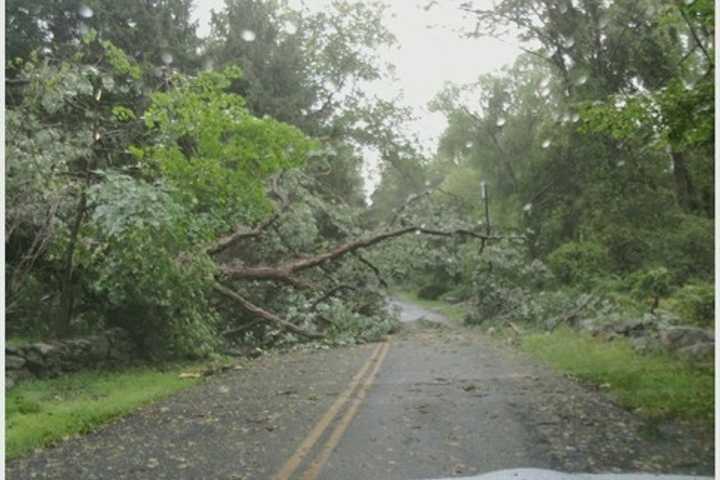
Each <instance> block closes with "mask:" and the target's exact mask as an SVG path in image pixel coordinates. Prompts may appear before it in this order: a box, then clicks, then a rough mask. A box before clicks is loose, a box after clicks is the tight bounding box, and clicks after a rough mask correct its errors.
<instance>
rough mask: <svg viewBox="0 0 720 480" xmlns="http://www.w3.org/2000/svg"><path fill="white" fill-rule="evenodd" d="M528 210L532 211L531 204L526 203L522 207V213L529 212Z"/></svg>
mask: <svg viewBox="0 0 720 480" xmlns="http://www.w3.org/2000/svg"><path fill="white" fill-rule="evenodd" d="M530 210H532V203H526V204H525V206H524V207H523V211H525V212H529V211H530Z"/></svg>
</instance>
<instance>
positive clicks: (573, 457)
mask: <svg viewBox="0 0 720 480" xmlns="http://www.w3.org/2000/svg"><path fill="white" fill-rule="evenodd" d="M391 303H392V304H394V305H397V306H398V307H400V308H401V309H402V319H403V321H404V322H406V323H407V324H408V328H406V329H405V331H404V333H403V332H401V333H400V334H398V335H395V336H394V337H393V338H392V339H391V340H390V348H389V349H388V351H387V355H386V356H385V357H384V358H383V360H382V362H381V363H379V364H378V368H377V376H376V377H374V378H371V379H370V380H367V377H366V381H365V383H363V382H361V384H362V385H364V388H365V394H366V397H364V398H362V399H360V398H359V397H358V396H359V394H358V393H357V391H355V393H354V394H353V395H354V396H355V397H356V398H354V400H357V402H356V403H357V406H358V407H359V408H358V410H357V415H355V416H354V418H352V420H351V423H349V426H348V429H347V430H346V431H345V432H344V434H343V435H342V436H341V437H340V438H339V442H338V443H337V445H336V446H335V447H334V449H332V450H331V453H330V455H329V457H328V460H327V463H325V464H323V465H322V468H320V469H319V476H318V477H317V478H318V479H321V480H334V479H337V480H354V479H358V480H359V479H374V480H381V479H382V480H395V479H398V480H400V479H406V480H411V479H430V478H444V477H464V476H473V475H478V474H486V473H489V472H494V471H498V470H503V469H518V468H535V469H538V468H539V469H554V470H563V471H570V472H628V471H647V472H663V473H667V472H677V473H704V474H711V473H712V468H713V467H712V462H713V457H712V453H711V451H710V450H708V451H707V452H705V451H703V450H702V448H703V445H704V444H700V443H698V444H694V443H692V442H690V441H688V440H687V439H688V438H694V437H692V436H689V437H688V435H685V437H678V438H675V437H672V436H668V437H667V438H664V439H663V441H662V442H657V441H654V442H647V441H643V440H641V439H639V438H638V437H637V435H636V431H639V429H641V428H642V423H641V421H640V420H638V419H637V418H635V417H633V416H632V415H631V414H629V413H627V412H625V411H624V410H622V409H619V408H617V407H616V406H615V405H614V404H613V403H612V401H610V400H608V399H606V398H604V397H601V396H599V395H598V394H595V393H589V392H587V391H585V390H584V389H583V388H581V387H580V386H578V385H577V384H575V383H574V382H571V381H569V380H566V379H564V378H562V377H559V376H558V375H557V374H555V373H554V372H551V371H550V370H548V369H546V368H541V367H538V366H537V365H535V363H534V362H532V361H530V360H529V359H527V358H525V357H523V356H518V355H515V354H514V353H512V352H510V351H508V350H507V349H504V348H499V347H498V345H497V344H496V342H495V341H493V340H491V339H488V338H487V337H485V336H483V335H482V334H479V332H477V331H470V330H465V329H461V328H457V327H454V326H452V325H451V324H450V323H449V322H448V321H447V319H445V318H444V317H442V315H439V314H437V313H434V312H429V311H427V310H424V309H422V308H420V307H418V306H416V305H413V304H409V303H407V302H401V301H398V300H393V301H392V302H391ZM418 318H425V319H427V320H431V321H433V322H436V323H440V324H441V326H442V328H432V329H429V330H428V329H426V330H423V329H415V328H412V325H413V321H414V320H417V319H418ZM376 350H379V348H376V346H375V345H363V346H358V347H350V348H345V349H334V350H322V349H321V350H315V351H314V350H308V349H305V350H298V351H293V352H290V353H285V354H273V355H268V356H267V357H262V358H260V359H258V360H256V361H253V362H246V363H245V364H243V365H241V366H240V367H239V368H238V369H235V370H233V371H231V372H228V373H225V374H222V375H218V376H216V377H212V378H210V379H209V380H208V381H207V382H206V383H203V384H201V385H198V386H196V387H193V388H191V389H188V390H186V391H184V392H181V393H180V394H178V395H176V396H174V397H172V398H170V399H168V400H165V401H163V402H159V403H156V404H154V405H152V406H150V407H147V408H145V409H142V410H141V411H139V412H138V413H136V414H134V415H131V416H128V417H126V418H124V419H121V420H119V421H117V422H115V423H113V424H111V425H109V426H107V427H105V428H103V429H102V430H100V431H98V432H95V433H93V434H91V435H88V436H85V437H81V438H74V439H70V440H68V441H65V442H62V443H61V444H60V445H58V446H57V447H55V448H50V449H47V450H44V451H38V452H36V453H35V454H33V455H30V456H28V457H25V458H23V459H19V460H14V461H11V462H9V464H8V467H7V469H6V474H7V478H10V479H30V478H38V479H40V478H42V479H50V478H52V479H70V478H72V479H104V478H113V479H116V478H117V479H158V478H167V479H205V478H206V479H222V480H250V479H258V480H260V479H270V478H273V475H274V474H276V473H277V472H278V471H280V470H281V468H282V467H283V466H284V465H286V462H287V461H288V459H289V458H291V457H292V456H293V454H296V452H297V450H298V446H299V445H300V444H301V443H302V442H303V441H304V440H306V439H307V437H308V432H310V431H311V430H312V429H313V426H314V425H317V423H318V419H321V418H322V417H323V416H324V415H325V414H326V412H328V411H329V410H332V408H331V405H333V403H334V402H337V399H338V398H341V397H342V393H343V391H345V390H346V389H347V387H348V385H349V384H351V379H352V378H353V376H356V374H357V372H358V371H361V370H362V368H363V366H364V365H368V360H369V359H372V357H373V354H374V351H376ZM351 403H352V401H351ZM343 412H344V410H343V411H340V413H339V414H338V416H337V417H335V419H334V420H333V422H332V423H330V424H329V425H328V428H327V430H326V431H325V432H324V433H323V435H322V436H321V437H320V438H319V440H318V442H317V444H315V445H314V447H313V449H312V450H311V451H309V452H308V455H307V456H305V457H303V459H302V462H301V463H300V464H299V465H298V468H297V470H296V471H295V472H294V473H293V475H292V476H290V477H289V478H292V479H296V478H297V479H300V478H304V477H303V472H305V471H306V469H307V468H308V466H309V465H310V463H311V462H312V460H313V459H314V458H317V456H318V452H319V451H320V450H321V449H322V448H323V446H324V445H326V442H328V437H331V435H330V432H331V431H332V430H333V429H334V428H335V427H336V425H337V424H338V423H339V422H338V419H339V418H340V417H341V416H343ZM692 455H695V457H696V458H695V457H693V458H690V457H692ZM676 457H677V458H676ZM523 472H524V473H523ZM528 472H531V473H528ZM533 472H534V473H533ZM537 472H538V471H537V470H532V471H529V470H523V471H521V472H520V473H518V471H513V472H511V473H509V474H508V476H506V477H502V476H496V477H493V478H494V479H501V478H502V479H505V478H515V479H518V478H538V479H540V478H543V479H548V480H549V479H552V478H554V477H552V476H544V477H542V476H540V473H537ZM518 475H521V476H518ZM522 475H525V476H522ZM528 475H529V476H528ZM545 475H549V474H548V473H547V472H545ZM558 478H560V477H558ZM562 478H563V479H565V478H566V477H562ZM583 478H584V477H583ZM628 480H630V479H628Z"/></svg>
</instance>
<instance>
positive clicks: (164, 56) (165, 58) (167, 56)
mask: <svg viewBox="0 0 720 480" xmlns="http://www.w3.org/2000/svg"><path fill="white" fill-rule="evenodd" d="M160 60H162V62H163V63H164V64H165V65H170V64H171V63H172V62H173V56H172V54H171V53H169V52H163V54H162V55H160Z"/></svg>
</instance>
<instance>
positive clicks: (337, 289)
mask: <svg viewBox="0 0 720 480" xmlns="http://www.w3.org/2000/svg"><path fill="white" fill-rule="evenodd" d="M343 290H351V291H355V290H357V288H355V287H353V286H352V285H338V286H337V287H335V288H333V289H331V290H330V291H329V292H327V293H326V294H325V295H323V296H321V297H320V298H318V299H317V300H315V301H314V302H313V303H312V305H310V310H315V309H316V308H317V306H318V305H319V304H321V303H322V302H324V301H325V300H327V299H328V298H330V297H332V296H334V295H335V294H336V293H338V292H341V291H343Z"/></svg>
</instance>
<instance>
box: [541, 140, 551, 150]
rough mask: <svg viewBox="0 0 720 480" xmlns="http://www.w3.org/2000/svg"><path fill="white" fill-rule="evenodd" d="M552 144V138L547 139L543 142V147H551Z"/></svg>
mask: <svg viewBox="0 0 720 480" xmlns="http://www.w3.org/2000/svg"><path fill="white" fill-rule="evenodd" d="M550 145H552V142H551V141H550V140H545V141H544V142H543V143H542V148H550Z"/></svg>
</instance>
